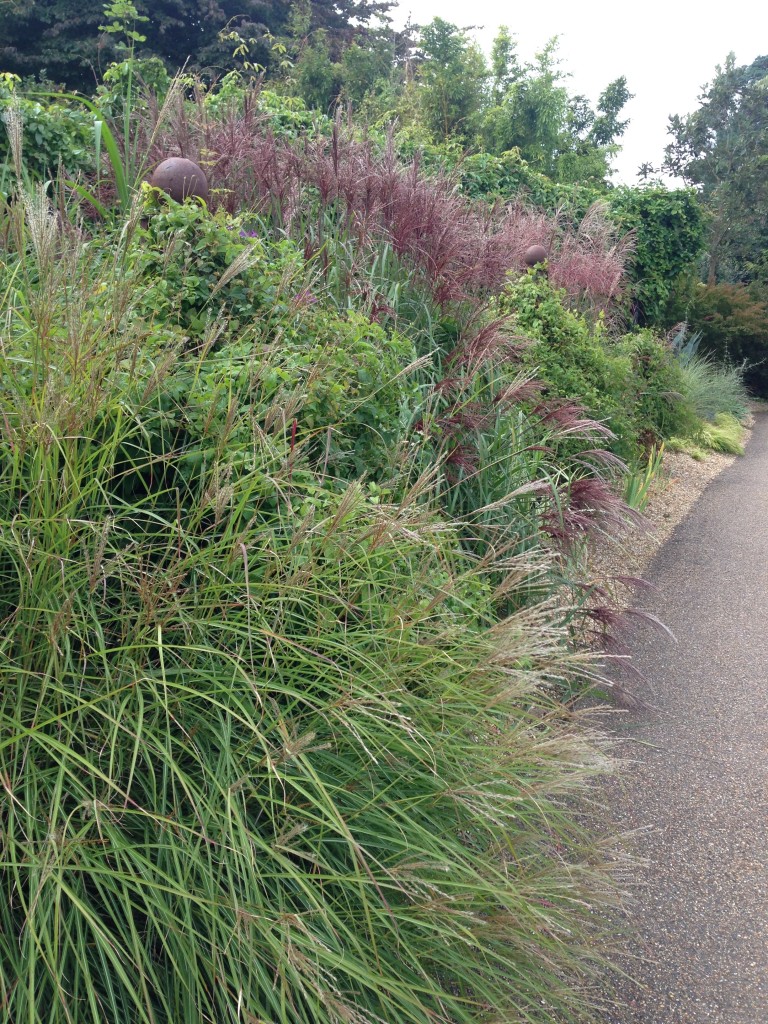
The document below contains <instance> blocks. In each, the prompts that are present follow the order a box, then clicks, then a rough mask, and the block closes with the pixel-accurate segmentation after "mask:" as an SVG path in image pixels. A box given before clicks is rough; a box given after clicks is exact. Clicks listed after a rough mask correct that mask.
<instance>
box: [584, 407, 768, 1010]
mask: <svg viewBox="0 0 768 1024" xmlns="http://www.w3.org/2000/svg"><path fill="white" fill-rule="evenodd" d="M674 462H675V466H674V469H673V473H672V477H671V488H670V489H669V490H668V491H667V492H665V495H666V498H665V497H664V496H662V504H659V502H658V501H657V502H656V505H655V509H654V506H653V505H652V506H651V516H652V517H654V516H655V517H656V519H657V521H658V522H660V523H661V529H662V530H666V532H667V533H670V531H671V536H669V538H668V540H667V542H666V543H665V544H664V545H663V547H661V548H660V550H657V551H656V553H655V555H654V545H651V546H649V547H648V548H647V549H646V550H645V551H644V552H643V553H641V554H640V555H638V556H637V560H636V563H635V564H636V566H638V567H640V568H642V566H643V564H644V561H643V560H644V559H645V561H646V563H647V562H648V559H649V556H650V564H648V565H647V572H646V574H645V575H646V577H647V579H648V580H649V582H650V583H652V584H653V585H654V588H655V589H654V591H653V592H651V593H649V594H646V595H643V596H642V598H641V599H640V600H639V602H638V606H639V609H640V610H642V609H645V610H647V611H649V612H651V613H653V614H654V615H656V616H658V617H659V618H660V619H661V620H662V621H663V622H665V623H666V624H667V625H668V626H669V627H670V629H671V630H672V631H673V633H674V634H675V636H676V637H677V641H676V642H672V641H670V640H669V639H668V638H664V637H662V636H661V634H660V633H659V632H658V630H654V629H652V628H651V627H650V626H649V625H647V624H643V623H642V621H640V622H638V624H637V625H635V626H633V627H632V628H631V629H629V630H628V631H627V633H626V637H625V640H626V642H627V643H628V645H629V647H630V649H631V652H632V657H633V662H634V664H635V666H636V668H637V670H638V671H639V672H640V673H641V674H642V678H637V677H633V676H632V675H631V674H630V673H628V672H626V671H622V670H621V668H620V666H615V667H614V668H613V669H612V672H613V674H614V675H615V677H616V679H617V680H618V681H619V682H620V683H621V685H622V686H623V687H624V688H625V689H626V690H627V691H629V692H631V693H635V694H637V696H638V698H639V699H640V701H642V702H643V705H644V706H643V709H642V710H639V711H637V710H636V711H623V712H621V711H620V712H616V713H615V714H614V715H613V716H612V721H613V728H614V734H615V736H616V738H617V742H618V744H619V748H620V752H621V753H622V754H623V755H624V757H625V758H626V760H627V766H626V768H625V770H624V771H623V772H622V773H621V774H620V776H619V777H618V778H617V779H616V780H615V781H613V782H612V783H611V784H610V785H609V786H608V789H607V803H608V806H609V808H610V809H611V811H612V814H613V817H614V819H615V824H617V826H618V828H619V829H621V830H623V831H624V832H625V833H627V834H628V835H629V837H630V839H629V845H630V847H631V848H633V849H634V851H635V853H636V854H637V855H638V857H639V858H640V864H639V866H638V868H637V879H636V880H637V887H636V889H635V892H634V902H633V905H632V906H631V909H630V910H629V911H628V912H627V914H626V917H625V919H624V920H623V921H617V922H616V926H617V929H621V930H623V931H624V932H625V934H626V935H627V936H628V938H626V940H625V941H624V943H623V949H622V951H621V953H620V955H619V956H618V958H617V959H616V963H617V965H618V966H619V967H620V968H621V969H622V970H624V971H626V972H627V974H629V975H631V976H632V978H633V979H634V980H633V981H630V980H627V979H623V980H620V982H619V984H618V1000H617V1009H615V1010H614V1011H613V1012H612V1013H609V1014H608V1015H607V1016H605V1017H604V1020H605V1022H606V1024H607V1022H610V1024H763V1022H765V1021H768V725H767V724H766V723H768V644H766V637H768V598H767V596H766V566H768V488H767V487H766V480H768V415H765V414H760V415H758V416H757V419H756V423H755V427H754V430H753V434H752V437H751V438H750V441H749V443H748V445H747V452H746V455H745V457H744V458H743V459H737V460H735V461H731V464H730V465H726V468H725V470H724V471H722V467H721V469H720V475H718V476H716V477H715V478H714V479H713V480H712V481H711V483H710V484H709V486H708V487H707V489H706V492H705V493H704V495H703V498H702V500H701V501H698V502H696V500H695V499H696V497H697V493H698V492H700V490H701V488H700V487H699V486H698V484H700V483H701V480H702V476H701V474H700V472H699V470H700V469H701V466H700V464H696V469H695V470H694V476H695V478H696V480H697V481H698V484H694V483H691V482H690V478H689V477H688V475H687V473H686V470H687V468H688V467H687V466H686V465H685V463H682V464H678V462H677V459H675V460H674ZM708 465H709V468H710V469H712V468H716V463H715V464H708V463H705V464H704V466H708ZM674 481H678V483H677V486H676V487H675V486H674ZM691 497H692V499H693V501H689V498H691ZM670 502H671V507H670ZM691 504H693V507H692V508H691ZM660 509H661V511H660V512H659V510H660ZM688 509H690V511H688ZM686 512H688V514H687V515H686ZM667 513H668V515H667ZM675 520H679V523H678V526H677V528H676V529H672V527H673V524H674V521H675ZM667 525H668V526H669V529H666V526H667ZM657 536H658V535H657ZM655 547H656V548H658V544H655ZM627 568H628V566H627V565H626V563H625V564H624V565H622V566H621V569H622V571H624V572H626V571H627ZM632 571H633V572H636V571H638V569H637V568H633V569H632ZM602 721H603V722H604V721H605V720H604V719H603V720H602Z"/></svg>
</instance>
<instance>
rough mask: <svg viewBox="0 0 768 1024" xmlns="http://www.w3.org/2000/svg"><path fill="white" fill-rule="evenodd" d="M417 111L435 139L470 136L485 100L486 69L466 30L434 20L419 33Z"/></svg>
mask: <svg viewBox="0 0 768 1024" xmlns="http://www.w3.org/2000/svg"><path fill="white" fill-rule="evenodd" d="M421 52H422V58H423V59H422V63H421V65H420V67H419V72H418V80H419V84H420V99H421V108H422V111H423V114H424V118H425V120H426V122H427V127H428V128H429V129H430V131H431V132H432V134H433V136H434V137H435V138H436V139H447V138H450V137H458V138H461V139H463V140H467V139H468V138H470V137H471V135H472V133H473V131H474V129H475V127H476V124H477V121H478V118H479V115H480V112H481V110H482V108H483V103H484V101H485V95H484V93H485V85H486V81H487V79H488V66H487V65H486V63H485V58H484V57H483V55H482V53H481V51H480V49H479V48H478V46H477V45H476V44H475V43H473V42H472V41H471V40H470V39H469V38H468V36H467V34H466V30H464V29H460V28H458V27H457V26H456V25H452V24H451V23H450V22H447V21H443V19H442V18H435V19H434V20H433V21H432V22H430V24H429V25H426V26H425V27H424V28H423V29H422V31H421Z"/></svg>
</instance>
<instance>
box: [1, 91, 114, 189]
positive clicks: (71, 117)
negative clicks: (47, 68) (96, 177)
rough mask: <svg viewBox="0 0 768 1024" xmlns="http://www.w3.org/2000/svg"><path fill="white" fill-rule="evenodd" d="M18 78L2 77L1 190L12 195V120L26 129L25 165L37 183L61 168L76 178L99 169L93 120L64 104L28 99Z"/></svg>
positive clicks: (13, 180)
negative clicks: (95, 155) (96, 167)
mask: <svg viewBox="0 0 768 1024" xmlns="http://www.w3.org/2000/svg"><path fill="white" fill-rule="evenodd" d="M19 81H20V80H19V79H18V77H17V76H16V75H10V74H0V118H1V119H2V120H3V121H5V122H6V124H4V125H2V126H0V190H2V191H4V192H5V193H6V195H8V194H10V192H11V190H12V187H13V185H14V184H15V178H14V177H13V175H12V173H11V171H12V168H13V164H14V160H13V155H12V153H11V146H10V143H9V139H8V134H7V132H6V130H5V127H6V125H7V124H8V123H9V122H8V118H9V116H12V117H16V118H18V119H20V122H21V125H22V128H23V161H24V166H25V169H26V172H27V173H28V174H29V176H30V177H31V178H32V179H33V180H34V181H45V180H47V179H52V178H55V177H56V175H57V173H58V171H59V168H60V167H61V168H64V170H65V171H66V173H67V174H69V175H71V176H76V175H78V174H79V173H81V172H90V171H93V170H94V169H95V159H94V126H93V117H92V116H91V115H90V114H88V113H87V112H85V111H81V110H78V109H77V107H73V106H71V105H69V104H68V103H66V102H64V101H59V100H51V99H45V98H43V97H34V96H26V95H24V94H23V93H22V92H20V90H19Z"/></svg>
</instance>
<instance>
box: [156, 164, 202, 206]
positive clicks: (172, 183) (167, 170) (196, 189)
mask: <svg viewBox="0 0 768 1024" xmlns="http://www.w3.org/2000/svg"><path fill="white" fill-rule="evenodd" d="M149 184H150V185H152V186H153V187H154V188H161V189H162V190H163V192H167V193H168V195H169V196H170V197H171V199H173V200H174V201H175V202H177V203H183V202H184V200H185V199H188V198H189V197H190V196H195V197H196V198H198V199H202V200H203V201H204V202H206V203H207V202H208V182H207V180H206V177H205V175H204V174H203V172H202V170H201V169H200V168H199V167H198V166H197V164H196V163H194V162H193V161H192V160H185V159H184V158H183V157H180V156H172V157H169V158H168V159H167V160H163V162H162V163H161V164H158V165H157V167H156V168H155V169H154V171H153V172H152V176H151V178H150V179H149Z"/></svg>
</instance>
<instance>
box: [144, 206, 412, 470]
mask: <svg viewBox="0 0 768 1024" xmlns="http://www.w3.org/2000/svg"><path fill="white" fill-rule="evenodd" d="M148 212H149V214H150V216H149V220H148V224H147V227H146V229H145V230H144V231H142V232H139V233H137V236H136V240H135V243H134V245H133V246H132V249H131V259H132V261H133V266H134V269H135V271H136V273H137V274H138V275H140V278H141V279H142V280H143V281H145V282H146V284H145V290H144V291H143V293H142V295H141V298H140V301H139V310H140V311H141V313H142V314H143V316H144V318H145V319H146V320H148V321H149V322H152V323H155V322H160V323H162V324H164V325H167V324H170V325H174V326H175V327H178V328H180V329H181V330H183V331H185V332H188V333H189V341H188V343H187V346H186V347H187V348H188V349H189V348H192V349H194V350H195V352H196V353H197V358H194V359H193V358H188V359H186V360H182V361H179V362H177V363H176V364H175V367H174V370H173V374H172V380H171V382H170V383H169V387H168V392H167V394H168V396H170V399H171V400H172V403H173V404H172V406H171V407H170V409H169V410H168V413H169V415H176V414H175V413H174V410H178V409H179V408H180V407H181V406H183V408H184V413H183V417H182V418H181V419H183V422H181V419H180V416H179V415H176V422H177V430H178V431H179V432H181V433H182V434H183V436H184V438H185V439H186V443H187V444H189V443H190V442H191V441H194V439H200V438H202V437H203V435H205V434H207V435H208V438H209V443H210V438H211V437H213V436H214V435H215V433H216V430H217V429H219V430H225V432H226V435H227V438H229V439H231V438H232V437H233V429H234V426H233V422H232V414H231V412H230V410H231V409H233V408H236V407H237V406H238V405H239V406H242V407H245V406H247V407H248V408H249V409H250V414H251V415H252V416H256V417H257V419H258V420H259V421H260V422H264V421H265V417H266V414H267V410H269V409H270V408H272V407H273V406H275V405H276V404H278V403H279V404H281V405H282V407H283V408H284V409H285V417H286V420H287V423H288V425H290V423H291V422H292V421H293V420H294V419H295V420H296V422H297V426H296V430H297V436H296V437H294V442H298V443H300V444H301V443H303V442H305V441H306V440H307V438H308V437H310V436H311V437H314V438H315V439H316V443H317V444H322V445H324V446H325V448H326V459H327V468H328V469H329V470H331V471H332V472H335V473H341V474H342V475H344V476H350V475H354V476H359V475H363V474H370V475H376V474H377V473H381V472H383V471H384V470H385V469H386V468H387V467H388V466H389V464H390V463H391V461H392V458H393V454H394V452H395V450H396V448H397V444H398V441H399V440H400V438H401V436H402V435H403V433H404V431H405V429H406V428H407V426H408V425H409V423H410V419H411V416H412V414H413V409H414V408H415V406H416V403H417V400H418V390H417V384H416V381H415V379H414V378H413V374H412V372H411V371H410V370H409V367H410V366H411V364H412V363H413V362H414V360H415V350H414V347H413V344H412V343H411V342H410V341H409V340H408V339H406V338H405V337H404V336H402V335H400V334H398V333H397V332H394V331H390V332H387V331H385V330H384V329H383V328H382V327H381V326H379V325H378V324H375V323H371V322H370V320H369V319H367V318H366V317H365V316H363V315H361V314H359V313H356V312H355V311H353V310H349V311H347V312H344V313H339V312H337V311H336V309H335V308H334V307H333V306H332V305H329V304H328V303H327V302H326V301H325V300H324V298H323V297H318V295H317V294H316V291H315V289H314V287H313V284H312V280H311V277H310V275H309V274H308V272H307V269H306V267H305V264H304V260H303V257H302V256H301V254H300V253H299V251H298V249H297V248H296V247H295V245H294V244H293V243H291V242H287V241H286V242H281V243H277V244H265V243H263V242H262V241H261V240H260V239H258V238H254V237H252V233H251V232H248V231H245V230H244V229H243V228H242V227H241V225H240V223H239V222H238V221H237V220H235V221H232V220H228V219H227V218H226V216H225V215H224V213H223V212H221V213H219V214H216V215H215V216H211V215H210V214H209V213H208V212H207V211H206V210H205V209H204V208H201V207H197V206H194V205H192V204H186V205H184V206H179V205H177V204H167V205H166V202H165V200H164V199H158V198H157V197H155V196H150V201H149V205H148ZM161 337H162V336H161ZM162 344H163V345H165V341H163V342H162ZM238 422H239V424H240V427H239V429H240V430H241V431H245V433H246V434H248V435H250V431H251V425H250V424H249V423H245V422H243V421H242V419H241V418H238ZM216 443H217V444H218V443H220V441H218V442H216Z"/></svg>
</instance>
